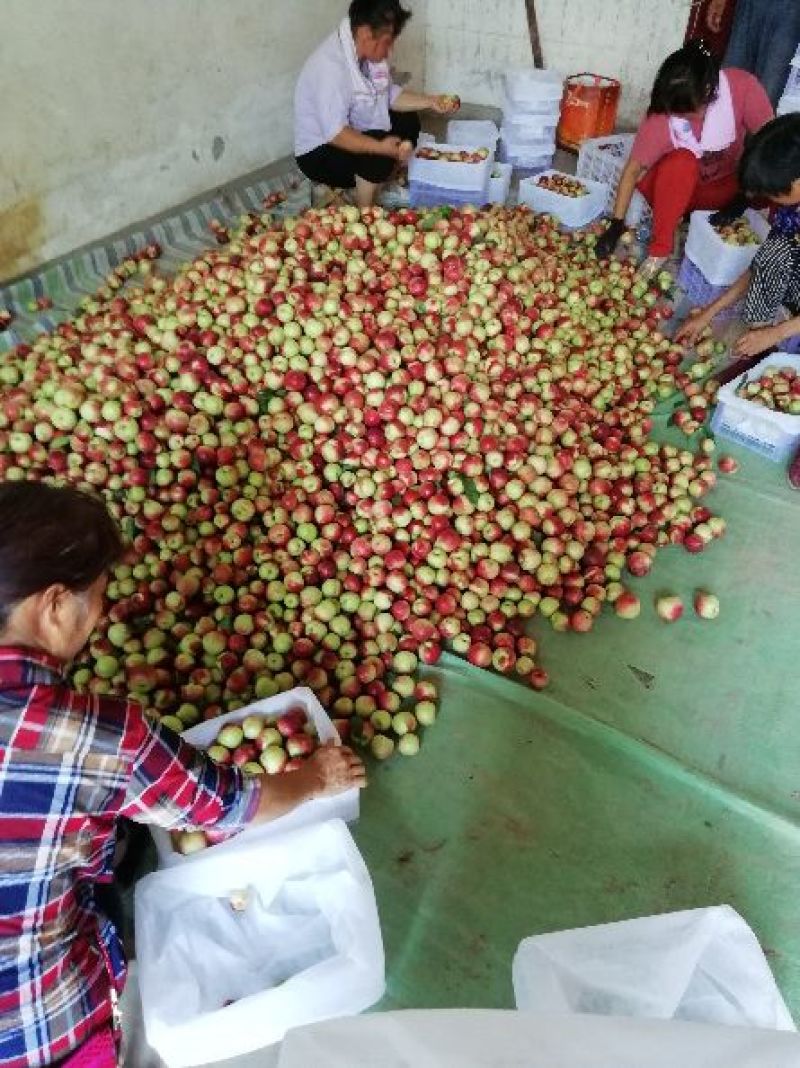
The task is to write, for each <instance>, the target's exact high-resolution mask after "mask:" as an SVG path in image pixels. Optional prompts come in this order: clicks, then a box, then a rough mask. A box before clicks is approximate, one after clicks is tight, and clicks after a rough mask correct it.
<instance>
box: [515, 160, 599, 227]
mask: <svg viewBox="0 0 800 1068" xmlns="http://www.w3.org/2000/svg"><path fill="white" fill-rule="evenodd" d="M550 174H555V175H560V176H561V177H563V178H573V175H571V174H564V173H563V171H556V170H547V171H544V172H543V173H542V174H539V175H536V177H535V178H524V179H523V180H522V181H521V182H520V183H519V202H520V204H527V205H528V207H529V208H531V209H532V210H533V211H538V212H541V213H542V214H545V215H555V216H556V218H557V219H559V221H560V222H562V223H563V224H564V226H569V227H573V228H574V227H579V226H587V225H588V224H589V223H590V222H592V221H593V220H594V219H596V218H597V216H598V215H600V214H601V213H602V212H603V210H604V209H605V205H606V200H607V198H608V186H606V185H605V184H604V183H603V182H592V181H589V180H588V179H586V178H581V179H579V180H580V181H581V182H582V183H583V185H585V186H586V188H587V189H588V193H587V194H586V196H583V197H567V196H562V195H561V194H560V193H554V192H552V191H551V190H550V189H543V188H542V187H541V186H540V185H539V184H538V182H539V179H540V178H542V177H545V176H547V175H550Z"/></svg>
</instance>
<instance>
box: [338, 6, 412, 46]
mask: <svg viewBox="0 0 800 1068" xmlns="http://www.w3.org/2000/svg"><path fill="white" fill-rule="evenodd" d="M410 18H411V12H410V11H406V9H405V8H404V7H403V6H402V4H401V3H400V0H353V2H352V3H351V4H350V25H351V26H352V28H353V29H354V30H356V29H358V27H359V26H369V28H370V29H371V30H372V32H373V33H381V32H382V31H388V32H389V33H391V34H392V36H393V37H399V36H400V34H401V33H402V32H403V27H404V26H405V24H406V23H407V22H408V20H409V19H410Z"/></svg>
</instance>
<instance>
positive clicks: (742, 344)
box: [734, 326, 784, 356]
mask: <svg viewBox="0 0 800 1068" xmlns="http://www.w3.org/2000/svg"><path fill="white" fill-rule="evenodd" d="M783 340H784V336H783V330H782V329H781V327H780V326H758V327H756V328H755V329H754V330H747V331H745V333H744V334H742V336H741V337H740V338H739V340H738V341H737V342H736V347H735V349H734V352H735V353H736V355H737V356H758V354H759V353H760V352H766V350H767V349H771V348H774V347H775V346H776V345H780V343H781V342H782V341H783Z"/></svg>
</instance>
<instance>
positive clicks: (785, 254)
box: [742, 230, 800, 326]
mask: <svg viewBox="0 0 800 1068" xmlns="http://www.w3.org/2000/svg"><path fill="white" fill-rule="evenodd" d="M750 270H751V275H752V276H751V279H750V287H749V288H748V290H747V297H746V298H745V303H744V311H743V313H742V318H743V319H744V321H745V322H746V323H748V324H749V325H751V326H754V325H755V324H757V323H772V322H774V321H775V318H776V316H777V315H778V313H779V312H780V310H781V308H782V307H784V306H787V305H788V306H791V303H792V300H791V295H792V294H793V292H796V290H797V288H798V284H800V278H798V272H799V271H800V254H798V246H797V244H796V242H795V241H794V240H793V239H792V238H787V237H784V236H783V235H781V234H777V233H776V232H775V231H774V230H773V231H772V232H771V233H770V235H769V237H768V238H767V240H766V241H765V242H764V244H763V245H762V246H761V248H760V249H759V250H758V252H757V253H756V255H755V257H754V258H753V263H752V266H751V268H750Z"/></svg>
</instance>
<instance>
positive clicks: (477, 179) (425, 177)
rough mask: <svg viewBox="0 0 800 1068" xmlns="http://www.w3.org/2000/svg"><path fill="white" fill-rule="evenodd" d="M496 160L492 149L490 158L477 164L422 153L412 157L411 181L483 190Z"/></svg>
mask: <svg viewBox="0 0 800 1068" xmlns="http://www.w3.org/2000/svg"><path fill="white" fill-rule="evenodd" d="M426 147H427V148H435V149H439V150H440V151H442V152H449V151H453V150H456V151H462V152H463V151H465V150H466V151H473V152H479V151H480V150H481V149H482V148H485V147H486V146H485V145H448V144H441V143H437V144H432V145H427V146H426ZM492 163H493V156H492V153H491V152H490V153H489V155H488V157H487V158H486V159H484V160H481V161H480V162H477V163H446V162H444V161H443V160H434V159H420V158H419V157H418V156H412V158H411V160H410V162H409V165H408V179H409V181H410V182H416V183H418V184H419V185H429V186H443V187H444V188H445V189H464V190H468V191H470V192H472V191H475V192H482V191H483V190H484V189H485V188H486V183H487V181H488V180H489V172H490V171H491V169H492Z"/></svg>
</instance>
